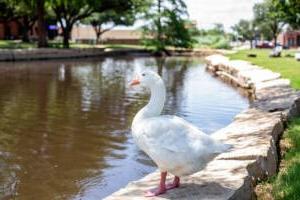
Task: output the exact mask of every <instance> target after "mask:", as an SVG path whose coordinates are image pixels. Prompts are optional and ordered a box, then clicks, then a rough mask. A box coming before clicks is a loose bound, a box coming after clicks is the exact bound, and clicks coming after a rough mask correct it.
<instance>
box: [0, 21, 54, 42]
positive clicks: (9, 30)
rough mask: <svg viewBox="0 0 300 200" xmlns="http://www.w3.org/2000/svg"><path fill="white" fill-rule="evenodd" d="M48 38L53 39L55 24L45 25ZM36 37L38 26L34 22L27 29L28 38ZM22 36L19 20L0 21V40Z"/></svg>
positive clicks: (33, 38) (34, 38)
mask: <svg viewBox="0 0 300 200" xmlns="http://www.w3.org/2000/svg"><path fill="white" fill-rule="evenodd" d="M47 32H48V38H49V39H53V38H54V37H55V36H56V35H57V26H56V25H47ZM37 37H38V27H37V23H35V24H34V25H33V26H32V28H31V30H29V38H30V39H32V40H36V39H37ZM21 38H22V26H21V23H20V21H19V20H11V21H8V22H3V21H1V22H0V40H17V39H21Z"/></svg>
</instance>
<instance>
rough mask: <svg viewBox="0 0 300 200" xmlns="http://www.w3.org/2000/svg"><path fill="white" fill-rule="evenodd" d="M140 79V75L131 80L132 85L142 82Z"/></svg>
mask: <svg viewBox="0 0 300 200" xmlns="http://www.w3.org/2000/svg"><path fill="white" fill-rule="evenodd" d="M140 83H141V82H140V80H139V79H138V77H135V78H134V79H133V80H132V81H131V82H130V86H133V85H138V84H140Z"/></svg>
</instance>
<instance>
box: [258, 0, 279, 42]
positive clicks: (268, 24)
mask: <svg viewBox="0 0 300 200" xmlns="http://www.w3.org/2000/svg"><path fill="white" fill-rule="evenodd" d="M253 12H254V24H255V27H256V29H257V31H258V32H260V33H261V34H263V36H264V37H265V38H266V39H271V38H272V39H274V42H275V43H276V40H277V35H278V34H279V33H280V32H281V30H282V27H283V25H284V23H283V13H282V12H281V11H279V10H278V9H277V8H276V7H275V5H274V4H273V2H272V0H264V1H263V2H262V3H257V4H255V5H254V7H253Z"/></svg>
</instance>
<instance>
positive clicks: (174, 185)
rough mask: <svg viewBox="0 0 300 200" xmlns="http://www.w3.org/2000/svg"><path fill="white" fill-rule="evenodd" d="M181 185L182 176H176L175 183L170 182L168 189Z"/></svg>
mask: <svg viewBox="0 0 300 200" xmlns="http://www.w3.org/2000/svg"><path fill="white" fill-rule="evenodd" d="M179 186H180V178H179V177H178V176H175V178H174V181H173V183H168V184H167V186H166V189H167V190H171V189H174V188H178V187H179Z"/></svg>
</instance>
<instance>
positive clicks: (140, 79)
mask: <svg viewBox="0 0 300 200" xmlns="http://www.w3.org/2000/svg"><path fill="white" fill-rule="evenodd" d="M162 83H163V81H162V79H161V77H160V76H159V75H158V74H157V73H156V72H154V71H150V70H147V71H142V72H140V73H138V74H137V75H136V76H135V78H134V79H133V80H132V81H131V82H130V85H131V86H135V85H140V86H143V87H146V88H150V89H151V88H152V87H153V86H156V85H158V84H162Z"/></svg>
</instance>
